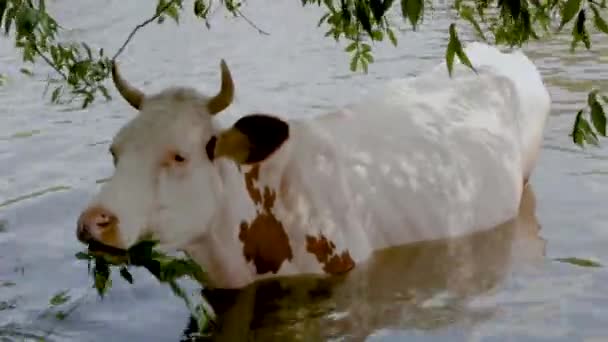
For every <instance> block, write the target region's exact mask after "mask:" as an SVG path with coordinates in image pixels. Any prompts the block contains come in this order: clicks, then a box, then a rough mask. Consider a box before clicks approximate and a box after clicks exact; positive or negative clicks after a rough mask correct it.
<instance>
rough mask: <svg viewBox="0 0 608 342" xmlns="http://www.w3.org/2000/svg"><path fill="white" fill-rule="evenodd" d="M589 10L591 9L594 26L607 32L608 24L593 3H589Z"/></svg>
mask: <svg viewBox="0 0 608 342" xmlns="http://www.w3.org/2000/svg"><path fill="white" fill-rule="evenodd" d="M591 10H592V11H593V22H594V23H595V27H597V29H598V30H600V31H602V32H604V33H608V24H607V23H606V21H605V20H604V18H602V16H601V15H600V13H599V10H598V9H597V7H596V6H595V5H594V4H591Z"/></svg>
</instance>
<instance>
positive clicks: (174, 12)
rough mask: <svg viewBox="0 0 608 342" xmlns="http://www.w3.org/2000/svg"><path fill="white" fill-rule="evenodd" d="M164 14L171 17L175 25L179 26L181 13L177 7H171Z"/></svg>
mask: <svg viewBox="0 0 608 342" xmlns="http://www.w3.org/2000/svg"><path fill="white" fill-rule="evenodd" d="M164 13H166V14H167V15H168V16H170V17H171V18H172V19H173V20H174V21H175V23H177V24H179V12H178V9H177V7H176V6H169V7H168V8H167V9H166V10H165V12H164Z"/></svg>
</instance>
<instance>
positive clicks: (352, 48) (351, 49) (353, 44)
mask: <svg viewBox="0 0 608 342" xmlns="http://www.w3.org/2000/svg"><path fill="white" fill-rule="evenodd" d="M358 43H359V42H356V41H355V42H352V43H350V44H349V45H348V46H347V47H346V49H345V51H346V52H351V51H354V50H355V49H356V48H357V44H358Z"/></svg>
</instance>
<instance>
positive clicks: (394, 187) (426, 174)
mask: <svg viewBox="0 0 608 342" xmlns="http://www.w3.org/2000/svg"><path fill="white" fill-rule="evenodd" d="M466 52H467V54H468V56H469V58H470V59H471V61H472V63H473V65H474V66H475V68H476V69H477V73H474V72H472V71H470V70H468V69H466V67H463V66H462V65H457V66H456V67H455V69H456V70H455V74H454V76H453V78H450V77H449V76H448V74H447V70H446V67H445V65H443V64H442V65H439V66H437V67H436V68H435V69H433V70H431V71H429V72H425V73H423V74H421V75H420V76H418V77H415V78H408V79H401V80H395V81H392V82H390V83H388V84H387V85H385V86H384V87H382V88H381V89H379V90H378V91H377V92H375V93H373V94H370V95H368V96H367V97H365V98H363V99H361V100H360V101H358V102H357V103H354V104H352V105H349V106H347V107H345V108H342V109H340V110H338V111H335V112H333V113H329V114H325V115H320V116H318V117H315V118H312V119H302V120H298V119H293V120H285V119H281V118H280V116H268V115H263V116H260V115H246V116H244V117H243V119H241V120H239V121H238V122H237V123H236V124H235V125H234V126H232V127H231V128H229V129H227V130H222V129H220V128H217V126H216V125H215V124H214V123H213V122H212V121H211V118H210V117H209V115H207V116H205V115H204V114H201V113H199V112H196V111H193V110H192V109H191V108H192V107H193V104H194V103H200V102H201V101H203V99H201V98H199V97H197V96H198V95H197V94H195V93H193V92H192V91H189V90H184V89H179V88H176V89H171V90H167V91H165V92H164V93H161V94H158V95H156V96H154V97H151V98H150V99H148V100H146V101H147V102H148V103H147V104H146V101H143V105H142V106H141V107H142V108H141V111H142V113H141V114H140V115H139V116H138V117H137V118H136V119H134V120H133V121H132V122H131V123H130V124H129V125H127V126H126V127H125V128H123V130H122V131H121V132H120V133H119V135H118V136H117V137H116V139H115V142H114V145H113V146H114V147H116V148H119V147H122V149H123V150H131V151H133V152H132V154H130V157H128V158H127V156H126V155H125V156H123V157H122V159H123V160H124V159H128V160H127V161H124V162H123V166H122V168H121V166H120V164H119V165H117V170H116V173H115V175H114V176H113V177H112V179H111V180H110V182H109V183H108V184H107V185H105V188H103V189H102V190H101V192H100V194H98V196H97V197H96V198H95V200H94V201H93V203H92V204H91V207H90V208H89V209H88V210H87V211H85V213H83V216H81V219H80V223H79V232H80V233H79V234H80V235H79V237H80V239H81V240H83V241H87V240H90V239H96V240H100V241H101V242H102V243H106V244H110V245H114V246H117V247H122V248H125V247H129V246H131V245H132V244H133V243H135V242H136V241H137V240H138V239H140V238H141V237H142V236H143V235H144V233H151V234H152V235H153V236H154V237H155V238H157V239H159V240H160V242H161V243H162V244H165V245H166V246H171V247H173V248H178V249H183V250H185V251H186V252H187V253H188V254H189V255H190V256H191V257H192V258H193V259H194V260H195V261H197V262H198V263H200V264H201V265H202V266H203V268H204V269H205V270H206V271H207V272H208V273H209V275H210V277H211V281H212V282H213V283H212V284H210V285H211V286H213V287H219V288H240V287H244V286H246V285H248V284H250V283H252V282H254V281H256V280H258V279H263V278H267V277H276V276H289V275H299V274H320V275H322V274H343V273H346V272H348V271H350V270H351V269H353V268H354V267H356V265H357V264H359V263H362V262H364V261H365V260H367V259H368V258H370V257H371V255H372V254H373V252H374V251H377V250H380V249H384V248H388V247H392V246H397V245H402V244H406V243H411V242H417V241H423V240H434V239H440V238H448V237H453V236H459V235H463V234H467V233H471V232H474V231H481V230H484V229H490V228H492V227H494V226H496V225H498V224H501V223H503V222H506V221H508V220H510V219H512V218H513V217H515V216H516V215H517V210H518V207H519V204H520V199H521V194H522V189H523V186H524V183H525V182H526V181H527V179H528V178H529V176H530V174H531V172H532V170H533V168H534V164H535V162H536V159H537V155H538V151H539V149H540V142H541V138H542V132H543V129H544V125H545V121H546V118H547V116H548V113H549V109H550V98H549V95H548V93H547V90H546V89H545V87H544V85H543V83H542V80H541V78H540V75H539V73H538V71H537V69H536V68H535V67H534V65H533V64H532V63H531V62H530V61H529V60H528V59H527V58H526V57H525V56H524V55H523V54H521V53H520V52H516V53H513V54H502V53H500V52H499V51H498V50H496V49H495V48H492V47H489V46H486V45H483V44H478V43H475V44H470V45H469V46H468V47H467V48H466ZM119 89H120V86H119ZM123 95H124V94H123ZM127 99H128V98H127ZM129 102H130V103H132V102H131V101H129ZM135 102H137V101H135ZM132 104H133V103H132ZM146 106H147V107H146ZM169 108H172V111H171V113H170V114H169V113H166V112H167V111H168V109H169ZM144 112H145V113H144ZM205 114H206V113H205ZM153 120H154V124H153V123H152V121H153ZM161 128H164V129H165V131H164V132H163V134H151V133H150V130H151V129H152V130H153V129H156V130H160V129H161ZM180 131H181V132H180ZM144 132H147V136H148V138H146V139H148V140H149V139H154V141H153V142H150V141H148V140H146V142H145V143H144V138H143V135H144ZM152 133H154V132H152ZM150 136H151V137H153V138H149V137H150ZM199 141H200V142H199ZM125 146H132V147H131V148H127V147H125ZM134 146H138V147H134ZM167 146H170V147H167ZM195 146H197V147H195ZM203 147H204V148H203ZM196 148H198V149H199V152H200V154H201V155H203V156H206V157H207V158H208V160H206V161H205V160H201V161H198V164H196V166H195V165H194V164H195V163H194V160H192V157H191V158H189V159H188V161H187V162H188V163H190V164H191V165H190V164H189V165H186V166H184V165H183V164H184V162H183V160H182V161H181V162H180V161H179V160H181V159H183V158H175V159H171V160H167V157H166V156H167V149H168V150H169V151H174V150H186V151H190V152H191V153H187V154H189V155H193V154H196V151H195V149H196ZM135 152H137V153H135ZM205 152H206V153H205ZM147 155H149V156H150V157H149V159H148V160H147V161H146V160H145V158H146V157H145V156H147ZM169 155H170V156H172V157H171V158H173V156H175V153H173V152H171V153H170V154H169ZM202 159H204V158H202ZM175 160H178V162H176V161H175ZM176 163H177V166H176ZM124 165H126V166H124ZM156 165H160V166H158V167H157V166H156ZM165 167H169V168H171V170H170V172H169V171H163V170H164V169H163V168H165ZM136 175H137V177H140V178H138V179H141V180H136ZM127 192H128V193H130V194H131V195H130V196H128V197H129V198H125V197H124V196H125V193H127ZM121 195H122V197H121ZM146 197H152V198H153V199H152V200H147V199H146ZM137 201H139V202H141V203H139V204H137V205H136V204H133V203H134V202H137ZM100 211H101V212H103V213H104V214H103V215H104V217H106V218H108V217H111V218H112V219H111V220H109V221H108V222H110V224H109V225H106V226H103V225H99V224H97V227H95V224H96V222H97V221H96V220H99V218H100V217H101V216H100V214H99V212H100ZM102 221H103V220H102ZM91 222H92V223H91ZM108 226H109V227H110V228H108ZM83 231H86V232H87V234H83V233H82V232H83ZM84 235H86V237H84Z"/></svg>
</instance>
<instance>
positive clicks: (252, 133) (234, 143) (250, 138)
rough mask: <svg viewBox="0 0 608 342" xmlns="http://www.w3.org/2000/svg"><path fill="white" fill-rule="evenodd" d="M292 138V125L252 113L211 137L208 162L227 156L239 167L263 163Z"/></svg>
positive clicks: (208, 145) (208, 146) (268, 116)
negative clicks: (290, 133) (290, 128)
mask: <svg viewBox="0 0 608 342" xmlns="http://www.w3.org/2000/svg"><path fill="white" fill-rule="evenodd" d="M288 138H289V124H287V122H285V121H283V120H281V119H279V118H277V117H274V116H270V115H265V114H251V115H247V116H244V117H242V118H240V119H239V120H238V121H237V122H236V123H235V124H234V125H233V126H232V127H231V128H229V129H227V130H225V131H223V132H221V133H220V134H218V135H217V137H212V138H211V139H210V140H209V142H208V143H207V146H206V150H207V156H209V159H211V160H213V159H215V158H220V157H227V158H230V159H232V160H234V161H236V162H237V163H239V164H254V163H259V162H261V161H264V160H265V159H266V158H268V157H269V156H270V155H271V154H272V153H273V152H274V151H276V150H277V149H279V147H281V145H283V143H284V142H285V141H286V140H287V139H288Z"/></svg>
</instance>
